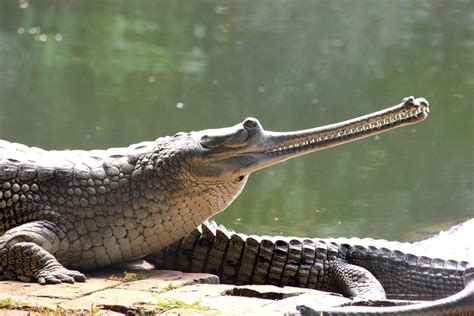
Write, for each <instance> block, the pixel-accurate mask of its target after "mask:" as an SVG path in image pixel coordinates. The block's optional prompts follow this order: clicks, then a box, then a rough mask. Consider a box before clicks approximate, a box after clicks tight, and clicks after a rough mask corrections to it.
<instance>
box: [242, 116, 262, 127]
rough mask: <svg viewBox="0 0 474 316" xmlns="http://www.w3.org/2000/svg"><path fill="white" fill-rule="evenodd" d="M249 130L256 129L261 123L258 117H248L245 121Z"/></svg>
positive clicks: (245, 125) (244, 123)
mask: <svg viewBox="0 0 474 316" xmlns="http://www.w3.org/2000/svg"><path fill="white" fill-rule="evenodd" d="M242 124H243V125H244V127H245V129H247V130H253V129H256V128H257V127H258V126H259V125H260V123H259V122H258V120H257V119H254V118H253V117H249V118H246V119H245V120H244V121H243V123H242Z"/></svg>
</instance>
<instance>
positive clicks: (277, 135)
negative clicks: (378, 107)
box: [245, 97, 429, 173]
mask: <svg viewBox="0 0 474 316" xmlns="http://www.w3.org/2000/svg"><path fill="white" fill-rule="evenodd" d="M428 112H429V104H428V101H427V100H425V99H424V98H417V99H415V98H414V97H407V98H404V99H403V100H402V103H401V104H398V105H396V106H393V107H390V108H387V109H385V110H382V111H378V112H374V113H371V114H368V115H364V116H360V117H357V118H354V119H351V120H347V121H343V122H340V123H335V124H330V125H326V126H322V127H317V128H312V129H306V130H301V131H294V132H270V131H262V132H261V133H262V134H261V137H260V142H259V143H258V144H257V145H256V146H254V147H253V148H252V152H249V153H247V154H246V156H247V158H246V159H247V161H248V162H251V163H248V164H247V169H248V170H246V171H247V172H245V173H250V172H253V171H255V170H258V169H262V168H265V167H267V166H270V165H273V164H276V163H279V162H282V161H285V160H288V159H291V158H294V157H298V156H301V155H305V154H307V153H311V152H314V151H317V150H322V149H326V148H330V147H334V146H337V145H341V144H345V143H348V142H352V141H356V140H359V139H362V138H365V137H369V136H373V135H376V134H380V133H383V132H386V131H389V130H392V129H394V128H397V127H400V126H405V125H410V124H415V123H418V122H421V121H423V120H425V119H426V117H427V116H428Z"/></svg>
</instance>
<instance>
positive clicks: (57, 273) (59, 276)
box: [35, 265, 86, 284]
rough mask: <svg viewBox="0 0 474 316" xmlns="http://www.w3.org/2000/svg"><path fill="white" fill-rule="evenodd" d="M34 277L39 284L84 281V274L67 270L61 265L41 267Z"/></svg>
mask: <svg viewBox="0 0 474 316" xmlns="http://www.w3.org/2000/svg"><path fill="white" fill-rule="evenodd" d="M35 279H36V281H37V282H38V283H39V284H58V283H74V282H75V281H76V282H85V281H86V276H85V275H84V274H82V273H80V272H79V271H75V270H68V269H66V268H65V267H63V266H61V265H55V266H53V267H47V268H43V269H42V270H40V271H38V273H36V275H35Z"/></svg>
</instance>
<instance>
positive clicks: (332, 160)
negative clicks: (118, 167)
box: [0, 0, 474, 240]
mask: <svg viewBox="0 0 474 316" xmlns="http://www.w3.org/2000/svg"><path fill="white" fill-rule="evenodd" d="M408 95H415V97H425V98H427V99H428V100H429V101H430V105H431V112H430V117H429V118H428V120H427V121H425V122H423V123H422V124H419V125H415V126H410V127H406V128H401V129H397V130H395V131H392V132H389V133H386V134H382V135H380V136H377V137H373V138H368V139H365V140H362V141H359V142H355V143H352V144H348V145H344V146H340V147H337V148H333V149H329V150H326V151H321V152H318V153H314V154H311V155H308V156H305V157H302V158H298V159H294V160H291V161H288V162H286V163H284V164H280V165H277V166H274V167H272V168H269V169H266V170H262V171H259V172H257V173H255V174H253V175H252V176H251V177H250V179H249V182H248V184H247V186H246V188H245V190H244V192H243V193H242V195H241V196H240V197H239V198H238V199H237V200H236V201H235V202H234V203H233V204H232V205H231V206H230V207H229V208H228V209H227V210H226V211H225V212H223V213H221V214H220V215H218V216H215V217H214V218H215V219H216V220H217V221H218V222H219V223H222V224H225V225H227V226H230V227H231V228H234V229H235V230H238V231H242V232H247V233H254V234H272V235H278V234H285V235H297V236H314V237H316V236H321V237H323V236H360V237H365V236H370V237H374V238H387V239H399V240H409V239H414V238H421V237H422V236H423V235H424V233H425V232H426V231H436V230H438V229H441V228H443V227H446V226H449V225H451V224H454V223H457V222H460V221H462V220H463V219H466V218H471V217H473V216H474V194H473V188H474V107H473V100H474V2H473V1H377V0H360V1H312V0H307V1H289V0H271V1H265V0H264V1H252V0H245V1H151V0H149V1H125V0H122V1H119V0H113V1H112V0H110V1H77V0H61V1H59V0H57V1H28V0H8V1H6V0H3V1H0V138H1V139H6V140H9V141H14V142H20V143H25V144H27V145H29V146H37V147H42V148H46V149H53V148H54V149H65V148H80V149H93V148H106V147H117V146H127V145H129V144H131V143H134V142H140V141H144V140H153V139H156V138H158V137H159V136H164V135H170V134H174V133H175V132H178V131H190V130H200V129H207V128H217V127H226V126H231V125H234V124H236V123H238V122H241V121H242V120H243V119H244V118H245V117H247V116H254V117H257V118H258V119H259V120H260V121H261V123H262V124H263V126H264V128H265V129H267V130H275V131H287V130H297V129H303V128H310V127H315V126H320V125H324V124H328V123H333V122H337V121H341V120H345V119H349V118H352V117H355V116H359V115H363V114H367V113H369V112H372V111H376V110H380V109H382V108H384V107H387V106H392V105H395V104H398V103H399V102H400V101H401V99H402V98H403V97H405V96H408Z"/></svg>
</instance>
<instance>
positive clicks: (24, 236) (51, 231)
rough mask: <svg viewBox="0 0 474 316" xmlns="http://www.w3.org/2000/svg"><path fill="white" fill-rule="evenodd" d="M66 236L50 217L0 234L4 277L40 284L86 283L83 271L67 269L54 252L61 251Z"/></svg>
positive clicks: (0, 262)
mask: <svg viewBox="0 0 474 316" xmlns="http://www.w3.org/2000/svg"><path fill="white" fill-rule="evenodd" d="M60 237H63V238H60ZM63 239H64V236H63V233H62V232H60V230H59V229H58V228H57V226H56V225H55V224H54V223H52V222H50V221H46V220H41V221H35V222H30V223H26V224H23V225H20V226H17V227H15V228H12V229H10V230H8V231H7V232H6V233H5V234H4V235H2V236H1V237H0V278H1V277H3V278H7V279H11V280H20V281H24V282H30V281H32V280H34V281H36V282H38V283H40V284H56V283H61V282H66V283H74V281H78V282H84V281H85V280H86V278H85V276H84V275H83V274H82V273H80V272H78V271H74V270H68V269H66V268H65V267H64V266H63V265H62V264H61V263H59V262H58V260H57V259H56V258H55V257H54V256H53V254H52V253H55V252H58V251H60V250H61V240H63Z"/></svg>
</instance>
